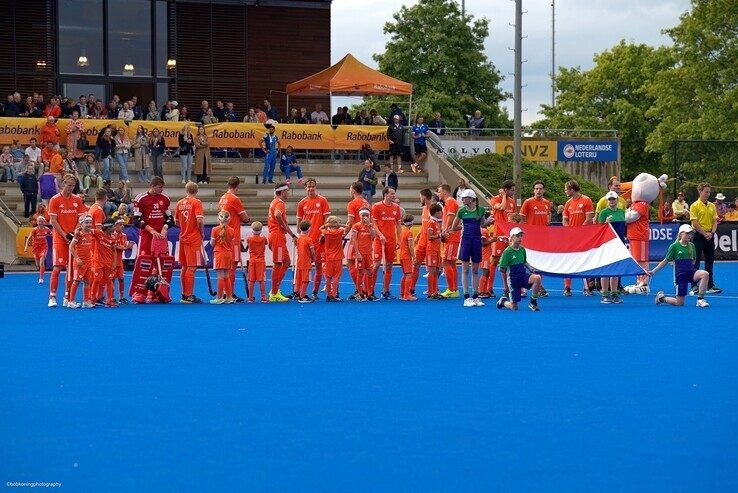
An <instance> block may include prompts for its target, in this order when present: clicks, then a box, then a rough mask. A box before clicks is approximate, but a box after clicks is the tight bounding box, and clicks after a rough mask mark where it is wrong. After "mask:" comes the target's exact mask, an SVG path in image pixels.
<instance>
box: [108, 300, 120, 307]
mask: <svg viewBox="0 0 738 493" xmlns="http://www.w3.org/2000/svg"><path fill="white" fill-rule="evenodd" d="M105 308H118V302H117V301H115V300H110V301H109V302H107V303H105Z"/></svg>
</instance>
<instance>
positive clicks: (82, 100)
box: [74, 94, 90, 119]
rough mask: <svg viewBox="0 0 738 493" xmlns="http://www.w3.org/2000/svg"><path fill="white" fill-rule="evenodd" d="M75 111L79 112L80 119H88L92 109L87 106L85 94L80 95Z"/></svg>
mask: <svg viewBox="0 0 738 493" xmlns="http://www.w3.org/2000/svg"><path fill="white" fill-rule="evenodd" d="M74 110H75V111H76V112H77V115H78V117H79V118H82V119H84V118H87V114H88V113H89V111H90V109H89V107H88V106H87V97H85V95H84V94H82V95H80V97H79V100H78V101H77V104H76V105H75V106H74Z"/></svg>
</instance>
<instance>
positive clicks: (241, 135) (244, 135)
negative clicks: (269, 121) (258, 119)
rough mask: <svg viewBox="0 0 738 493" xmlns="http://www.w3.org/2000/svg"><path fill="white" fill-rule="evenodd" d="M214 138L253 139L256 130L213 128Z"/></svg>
mask: <svg viewBox="0 0 738 493" xmlns="http://www.w3.org/2000/svg"><path fill="white" fill-rule="evenodd" d="M213 138H214V139H255V138H256V130H217V129H215V130H213Z"/></svg>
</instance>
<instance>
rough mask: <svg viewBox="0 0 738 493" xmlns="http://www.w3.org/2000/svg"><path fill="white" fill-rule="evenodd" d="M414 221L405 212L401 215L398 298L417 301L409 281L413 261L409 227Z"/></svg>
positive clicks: (413, 217)
mask: <svg viewBox="0 0 738 493" xmlns="http://www.w3.org/2000/svg"><path fill="white" fill-rule="evenodd" d="M413 222H415V216H413V215H412V214H405V215H404V216H403V217H402V232H401V233H400V248H399V255H400V268H401V269H402V280H401V281H400V300H402V301H417V300H418V298H416V297H415V296H414V295H413V294H412V293H411V292H410V283H411V282H412V277H413V263H414V262H415V244H414V243H415V240H414V239H413V232H412V230H411V229H410V228H411V227H412V225H413Z"/></svg>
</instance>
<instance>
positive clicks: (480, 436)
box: [0, 263, 738, 492]
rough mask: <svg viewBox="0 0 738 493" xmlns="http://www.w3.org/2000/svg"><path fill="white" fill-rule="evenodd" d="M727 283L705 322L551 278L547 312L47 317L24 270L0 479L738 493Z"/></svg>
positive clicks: (7, 384) (721, 273) (351, 308)
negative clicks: (611, 301)
mask: <svg viewBox="0 0 738 493" xmlns="http://www.w3.org/2000/svg"><path fill="white" fill-rule="evenodd" d="M716 273H717V281H718V283H719V284H720V285H721V286H722V287H723V288H724V289H725V293H724V294H723V295H716V296H711V297H709V298H708V299H709V301H710V302H711V303H712V306H711V307H710V308H709V309H698V308H696V307H695V306H694V302H695V298H694V297H689V298H688V306H685V307H683V308H673V307H666V306H661V307H655V306H653V297H652V296H648V297H636V296H628V297H626V298H625V304H623V305H604V306H602V305H600V304H599V299H598V297H588V298H585V297H583V296H581V288H580V285H581V284H580V281H576V280H575V281H574V282H575V284H574V287H575V288H576V289H575V296H574V297H572V298H564V297H563V296H562V294H561V290H560V289H561V283H562V281H561V280H557V279H547V281H546V284H547V287H548V288H549V290H550V292H551V296H550V297H549V298H545V299H543V300H542V301H541V308H542V311H541V312H539V313H532V312H529V311H527V310H526V309H524V310H522V311H520V312H518V313H511V312H507V311H506V312H500V311H498V310H497V309H495V307H494V304H493V303H492V302H490V303H488V306H486V307H484V308H462V306H461V301H460V300H447V301H439V302H430V301H420V302H416V303H403V302H399V301H390V302H387V301H382V302H378V303H349V302H345V303H342V304H328V303H325V302H322V301H321V302H318V303H314V304H310V305H299V304H296V303H289V304H270V305H262V304H258V303H257V304H255V305H228V306H210V305H187V306H178V305H152V306H125V307H122V308H119V309H117V310H109V309H102V308H98V309H95V310H69V309H63V308H61V307H59V308H56V309H48V308H46V299H47V290H48V287H47V285H46V284H44V285H43V286H39V285H37V284H36V277H35V275H31V274H9V275H7V276H6V278H5V279H0V317H1V319H2V322H1V324H2V329H0V334H1V335H0V350H2V358H1V359H0V375H1V376H2V378H1V379H0V382H2V383H1V384H0V392H1V393H2V398H1V400H0V402H1V404H0V436H1V437H2V441H3V445H2V447H0V473H1V474H0V478H2V480H3V481H6V482H15V481H39V482H40V481H50V482H51V481H56V482H60V483H62V486H63V488H64V489H65V490H67V491H127V492H131V491H198V492H200V491H234V490H237V491H321V492H325V491H340V492H346V491H352V492H353V491H383V492H384V491H492V490H507V491H510V490H513V491H544V490H559V491H560V490H567V491H572V490H585V491H608V490H609V491H622V490H630V491H669V492H672V491H736V490H738V468H736V464H738V413H736V409H738V330H736V329H737V328H738V324H737V323H736V309H735V306H736V300H737V299H738V281H736V279H737V278H738V264H731V263H722V264H717V265H716ZM670 276H671V273H670V269H664V270H663V271H662V272H661V273H659V275H658V276H657V277H656V279H655V280H654V288H656V289H659V288H661V289H668V290H670V289H671V287H670ZM47 278H48V276H47ZM398 281H399V278H397V279H396V280H395V283H396V282H398ZM498 282H499V280H498ZM174 284H175V287H176V288H175V289H174V290H173V296H174V297H176V298H178V297H179V288H178V286H176V285H178V278H176V277H175V282H174ZM441 285H442V286H445V282H444V280H443V279H442V280H441ZM237 286H238V289H239V292H240V293H241V294H242V293H243V288H242V282H241V280H240V277H239V279H238V281H237ZM557 288H558V289H557ZM341 289H342V293H343V294H344V295H345V294H348V293H349V292H350V285H349V284H347V283H344V284H342V286H341ZM423 289H424V287H423V286H419V290H418V291H422V290H423ZM393 290H395V291H396V290H397V287H396V286H395V287H394V288H393ZM283 291H286V290H283ZM497 291H498V292H499V291H500V290H499V287H498V288H497ZM197 294H199V295H200V296H203V297H205V294H206V292H205V282H204V279H202V274H199V279H198V293H197ZM523 308H524V307H523Z"/></svg>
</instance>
